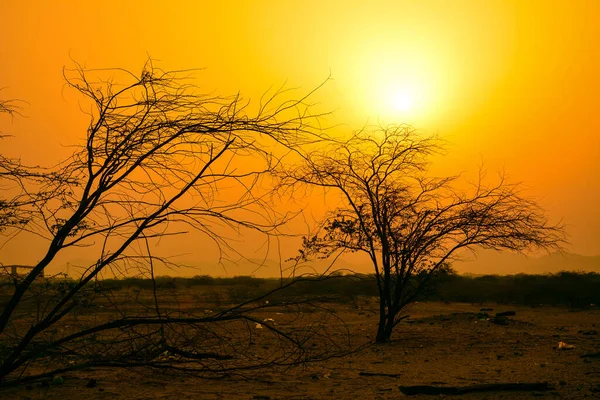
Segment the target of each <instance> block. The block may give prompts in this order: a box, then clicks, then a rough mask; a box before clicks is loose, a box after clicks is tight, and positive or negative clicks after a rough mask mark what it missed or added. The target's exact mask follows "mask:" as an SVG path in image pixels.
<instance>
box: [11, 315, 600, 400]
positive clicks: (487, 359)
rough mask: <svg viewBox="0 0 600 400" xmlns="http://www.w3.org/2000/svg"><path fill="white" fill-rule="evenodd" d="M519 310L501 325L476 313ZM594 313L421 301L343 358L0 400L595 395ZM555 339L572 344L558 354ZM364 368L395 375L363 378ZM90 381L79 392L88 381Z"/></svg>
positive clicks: (366, 319) (363, 334)
mask: <svg viewBox="0 0 600 400" xmlns="http://www.w3.org/2000/svg"><path fill="white" fill-rule="evenodd" d="M481 308H492V309H493V311H488V313H489V314H490V315H493V314H494V313H496V312H502V311H507V310H514V311H516V315H515V316H511V317H509V319H510V321H509V324H508V325H497V324H494V323H492V322H490V321H486V320H485V319H483V320H482V319H479V318H477V317H475V315H474V314H473V313H478V312H479V311H480V309H481ZM337 313H338V315H339V316H340V317H342V318H343V319H344V320H345V321H346V322H347V323H348V325H349V327H350V329H351V332H352V335H353V336H354V337H355V338H357V339H361V338H364V341H368V340H370V339H371V338H372V337H373V336H374V333H375V324H376V317H375V314H374V313H373V312H372V311H369V310H368V309H366V308H356V307H353V306H345V305H340V306H338V308H337ZM594 332H600V310H598V309H591V310H583V311H570V310H568V309H567V308H561V307H549V306H548V307H536V308H530V307H519V306H507V305H496V304H478V305H474V304H462V303H453V304H443V303H421V304H417V305H415V306H414V307H413V308H412V309H411V310H410V318H408V319H406V320H404V321H403V322H402V323H401V324H399V325H398V326H397V328H396V331H395V334H394V337H393V339H394V340H393V342H391V343H389V344H384V345H372V346H370V347H368V348H366V349H365V350H363V351H361V352H359V353H356V354H353V355H350V356H347V357H344V358H340V359H333V360H329V361H327V362H323V363H314V364H310V365H305V366H302V367H297V368H293V369H288V370H286V371H277V370H263V371H261V372H260V374H258V375H257V376H255V377H254V378H253V379H248V380H244V379H239V378H228V379H222V380H203V379H199V378H194V377H189V376H170V375H164V374H161V373H157V372H152V371H139V370H138V371H129V370H118V371H111V370H95V371H86V372H80V373H76V374H72V375H68V376H66V377H65V382H64V383H63V384H61V385H51V386H49V387H48V386H45V387H44V386H41V385H39V384H35V385H30V386H29V387H25V386H21V387H14V388H8V389H4V390H3V391H2V392H0V398H1V399H3V400H4V399H7V400H8V399H23V400H25V399H89V400H95V399H361V400H366V399H398V398H410V397H409V396H405V395H403V394H402V393H401V392H400V391H399V389H398V386H399V385H403V386H408V385H456V386H467V385H473V384H481V383H499V382H545V381H547V382H549V383H550V384H551V385H552V386H553V387H554V388H555V390H551V391H546V392H532V391H526V392H487V393H469V394H464V395H459V396H449V395H447V396H444V395H436V396H427V395H420V396H418V397H414V398H425V399H426V398H440V397H450V398H465V399H528V398H533V397H545V398H565V399H579V398H600V359H598V358H582V357H580V356H581V355H582V354H586V353H593V352H598V351H600V335H599V334H598V333H594ZM559 342H565V343H567V344H569V345H573V346H574V348H573V349H570V350H564V349H563V350H559V349H557V346H558V343H559ZM361 372H370V373H375V374H377V373H387V374H398V376H396V377H383V376H364V375H361V374H360V373H361ZM91 378H94V379H96V380H97V385H96V387H94V388H86V383H88V381H89V379H91Z"/></svg>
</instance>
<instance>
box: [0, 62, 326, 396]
mask: <svg viewBox="0 0 600 400" xmlns="http://www.w3.org/2000/svg"><path fill="white" fill-rule="evenodd" d="M188 75H189V72H186V71H180V72H166V71H162V70H160V69H158V68H155V67H154V66H153V65H152V62H148V63H147V64H146V65H145V66H144V68H143V70H142V72H141V74H140V75H135V74H133V73H131V72H129V71H125V70H120V69H112V70H86V69H84V68H83V67H81V66H80V65H76V68H75V69H74V70H65V79H66V82H67V85H68V87H69V88H71V89H74V90H76V91H77V92H79V93H80V94H81V95H83V97H84V98H85V99H86V101H87V102H86V103H85V104H89V105H91V109H90V112H89V115H90V119H91V121H90V124H89V127H88V128H87V133H86V140H85V144H84V145H83V146H80V147H76V150H75V152H74V153H73V155H72V157H70V158H69V159H68V160H66V161H65V162H63V163H61V164H60V165H59V166H58V167H57V168H56V169H55V170H53V171H51V172H48V173H46V175H45V176H51V177H56V178H57V179H41V180H39V181H37V182H36V183H37V184H38V186H39V187H37V188H36V189H35V190H33V189H31V187H32V186H31V182H30V183H24V182H23V180H22V179H20V176H19V174H20V172H19V171H20V169H19V166H18V165H17V164H15V163H6V162H5V161H2V162H3V163H4V164H3V166H2V168H4V171H6V172H7V174H6V177H7V179H12V180H13V181H17V182H18V183H19V186H20V188H21V190H22V192H21V193H20V195H19V199H20V200H19V202H18V204H17V203H14V202H13V203H10V202H8V203H6V204H4V203H3V209H5V210H8V211H9V212H12V211H14V210H18V211H19V212H21V213H25V214H26V215H27V218H26V221H25V220H23V221H22V223H21V222H19V219H20V218H21V217H20V216H18V215H16V216H15V215H13V216H11V215H8V217H6V218H5V219H3V221H2V225H3V226H10V225H15V224H18V225H19V229H20V232H28V233H30V234H35V235H38V236H41V237H43V238H45V239H47V241H48V246H47V249H46V250H45V253H44V254H43V256H42V257H41V259H40V261H39V262H38V263H37V264H36V265H35V266H34V268H33V269H32V270H31V272H30V273H28V274H27V275H26V276H24V277H22V278H20V279H17V280H15V281H14V287H13V289H14V290H12V293H8V292H7V291H5V292H4V293H5V294H3V295H2V296H1V297H0V306H1V313H0V385H1V384H7V383H10V382H13V383H14V382H18V381H23V380H31V379H36V378H39V377H43V376H49V375H52V374H55V373H60V372H64V371H70V370H76V369H81V368H85V367H91V366H128V367H129V366H152V367H156V368H165V367H171V368H179V369H181V370H183V371H195V372H215V373H223V372H224V371H234V370H238V369H240V368H253V367H256V366H260V365H265V364H269V363H275V364H281V365H286V364H289V363H293V362H297V361H298V360H300V359H302V358H306V359H308V358H313V357H314V358H319V357H322V356H324V354H326V353H327V350H323V349H324V347H323V346H320V349H321V350H320V351H319V352H315V351H304V350H302V348H303V347H302V345H303V343H305V342H306V341H307V340H309V339H308V338H313V339H314V338H316V337H319V336H323V343H325V342H328V341H327V338H328V334H325V333H324V332H320V328H319V327H315V326H312V325H310V324H308V325H304V327H303V328H302V329H291V328H290V329H291V330H288V331H285V329H284V328H283V326H284V325H280V326H278V327H276V326H274V325H272V324H269V323H266V324H264V325H265V327H266V328H267V329H265V331H268V332H270V333H271V334H272V335H273V337H274V339H273V340H276V342H277V343H279V344H280V346H279V347H278V348H279V349H282V350H281V351H277V352H273V353H271V355H270V356H265V355H262V356H260V357H259V356H255V355H254V353H253V352H250V351H248V349H244V350H242V349H240V348H239V347H240V345H239V343H238V345H236V344H235V342H233V341H231V340H228V338H229V339H230V338H231V337H232V336H234V332H235V331H236V330H239V329H246V330H247V331H248V330H250V331H251V329H250V324H255V323H259V320H258V319H257V317H254V316H252V312H254V311H256V310H257V309H262V308H264V307H265V304H264V302H263V303H262V304H260V305H257V303H256V302H247V303H244V304H241V305H235V306H232V307H229V308H226V309H223V310H220V311H219V312H217V313H213V314H210V315H207V314H203V313H202V314H201V315H198V314H197V310H195V309H187V308H182V307H181V306H180V305H176V306H173V305H171V306H164V305H163V304H162V303H161V301H162V300H164V298H161V296H160V295H159V291H157V290H153V291H152V293H153V294H152V295H149V297H148V298H146V299H140V298H138V297H123V295H121V294H118V293H117V294H115V293H112V292H110V291H107V290H105V289H104V288H103V283H102V281H101V280H99V278H100V277H102V276H103V274H105V273H107V271H109V272H111V273H112V274H114V275H117V276H118V275H120V274H126V273H127V271H130V270H131V269H133V270H135V271H138V273H145V275H146V276H147V277H149V278H152V279H153V278H154V270H155V268H156V264H159V263H164V264H167V265H171V262H170V260H169V259H168V258H161V257H158V256H156V255H153V252H152V248H153V245H154V244H155V242H156V240H158V239H159V238H161V237H165V236H167V235H175V234H180V233H182V232H184V231H185V230H188V229H195V230H198V231H200V232H203V233H204V234H206V235H207V237H208V238H210V239H211V240H212V241H213V242H214V243H215V244H216V245H217V246H218V247H219V249H220V250H221V252H227V251H228V250H229V251H235V249H233V248H232V247H231V246H229V243H228V241H227V239H226V237H224V236H222V233H223V232H225V231H226V230H228V229H229V230H234V231H236V230H237V231H241V230H244V229H251V230H254V231H259V232H262V233H264V234H266V235H269V234H271V233H276V232H277V227H278V226H279V225H280V224H282V223H283V222H285V220H286V218H287V216H286V215H285V214H279V213H276V212H275V211H274V210H273V207H271V204H270V203H269V200H270V199H269V198H267V197H264V196H266V194H265V193H264V191H261V190H260V189H261V188H260V182H261V177H262V176H263V174H264V173H266V172H268V171H270V170H271V169H272V168H273V166H274V165H275V164H276V163H277V162H278V161H279V160H278V159H277V158H276V157H275V156H274V155H273V153H272V152H271V151H270V149H272V148H273V147H274V146H281V145H284V146H291V144H294V145H299V144H302V143H303V142H305V141H307V142H310V141H313V140H315V139H316V138H317V137H316V136H314V132H317V130H316V129H315V127H314V126H313V124H314V123H316V121H317V120H318V118H319V115H311V114H310V104H308V103H307V100H308V96H310V93H309V94H308V95H307V96H304V97H302V98H300V99H296V100H291V101H287V100H279V99H280V98H282V96H284V95H285V91H283V90H278V91H276V92H275V93H272V94H271V95H269V96H266V97H264V98H263V99H261V102H260V104H259V105H258V106H257V110H256V112H255V113H253V114H252V115H251V113H250V112H249V110H248V107H249V104H248V103H247V102H244V101H243V100H242V99H241V98H240V97H239V96H234V97H231V98H223V97H214V96H206V95H201V94H198V93H197V88H195V87H194V86H193V85H191V84H190V83H189V82H190V81H189V77H188ZM5 105H6V104H5ZM7 110H10V108H7ZM3 160H6V159H3ZM30 177H31V176H30ZM34 177H35V176H34ZM2 179H4V175H3V176H2ZM225 192H226V193H227V196H225V195H224V194H223V193H225ZM40 193H43V194H44V195H43V196H40V195H39V194H40ZM11 210H12V211H11ZM74 247H86V248H87V252H88V257H94V260H95V261H94V262H93V263H91V264H90V265H87V266H85V268H83V270H82V272H81V276H80V277H79V278H78V279H76V280H65V281H62V282H57V281H49V282H46V283H41V284H39V283H38V282H37V281H36V278H38V277H40V276H41V275H42V272H43V271H44V268H46V267H47V266H48V265H49V264H50V263H51V262H52V261H53V260H54V259H55V258H56V256H57V255H58V254H59V253H61V252H64V251H65V250H67V249H69V248H74ZM155 289H156V288H155ZM261 299H264V297H260V298H259V299H257V301H259V300H261ZM142 300H143V301H142ZM171 300H172V299H171ZM99 307H105V308H106V309H108V310H109V311H104V312H100V311H101V309H100V308H99ZM252 326H253V325H252ZM311 326H312V328H311V329H308V327H311ZM250 342H251V340H249V341H248V343H250ZM282 343H284V344H287V345H285V346H284V345H283V344H282ZM286 346H287V347H286ZM290 346H291V347H290ZM290 349H293V350H290ZM257 357H258V358H257ZM175 364H176V365H175Z"/></svg>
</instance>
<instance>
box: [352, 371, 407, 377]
mask: <svg viewBox="0 0 600 400" xmlns="http://www.w3.org/2000/svg"><path fill="white" fill-rule="evenodd" d="M358 374H359V375H360V376H387V377H389V378H398V377H399V376H400V374H386V373H382V372H366V371H360V372H359V373H358Z"/></svg>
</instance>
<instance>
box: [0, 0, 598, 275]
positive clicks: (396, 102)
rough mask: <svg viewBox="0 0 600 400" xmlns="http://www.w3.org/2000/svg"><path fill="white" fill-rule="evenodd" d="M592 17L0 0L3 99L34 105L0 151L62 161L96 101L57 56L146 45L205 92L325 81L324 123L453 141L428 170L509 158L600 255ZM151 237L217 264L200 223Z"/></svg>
mask: <svg viewBox="0 0 600 400" xmlns="http://www.w3.org/2000/svg"><path fill="white" fill-rule="evenodd" d="M597 15H600V2H586V1H576V2H569V3H568V4H567V3H564V4H552V5H550V4H548V3H547V2H541V1H538V2H528V3H526V4H525V3H522V2H502V1H490V2H483V3H475V2H466V1H465V2H456V3H453V4H452V6H450V5H448V6H445V7H444V6H439V7H433V6H431V5H429V4H426V3H416V2H408V1H401V2H391V1H389V2H373V3H369V4H364V3H361V2H349V3H346V4H345V5H344V6H339V5H336V4H334V3H323V2H317V1H303V2H299V1H291V2H285V3H279V2H248V3H244V4H237V3H235V4H233V3H230V4H229V5H222V4H204V3H198V2H193V1H175V2H171V3H169V6H164V7H151V6H143V7H142V6H139V5H137V4H136V2H131V3H122V2H116V1H106V2H102V3H96V2H86V3H80V4H73V3H66V2H64V3H45V2H40V3H36V4H35V7H31V4H27V3H24V2H19V1H13V0H8V1H4V2H2V5H0V22H1V23H0V35H2V37H3V38H5V40H4V41H3V44H2V46H0V87H2V88H4V89H3V90H1V91H0V99H2V100H5V99H19V100H22V103H20V106H21V108H22V114H23V116H17V117H15V118H10V117H2V118H1V119H0V132H2V133H3V134H7V135H11V136H12V137H11V138H6V139H4V140H2V154H3V155H6V156H11V157H20V158H21V159H22V160H23V162H24V163H26V164H29V165H46V166H51V165H54V164H56V163H58V162H60V161H61V160H63V159H64V158H65V157H66V156H68V155H69V154H70V153H71V151H72V149H71V148H70V147H69V146H72V145H73V144H78V143H81V141H82V140H83V138H84V137H85V133H86V128H87V124H88V123H89V116H88V115H86V114H85V112H87V111H88V110H89V104H86V103H85V102H81V98H79V97H78V96H76V95H75V94H74V93H73V92H72V91H70V90H68V89H67V88H66V87H65V83H64V79H63V75H62V69H63V67H65V66H66V67H67V68H69V67H72V66H73V62H72V60H74V61H76V62H78V63H81V64H82V65H85V66H87V67H89V68H125V69H128V70H131V71H132V72H134V73H139V71H140V70H141V68H142V66H143V63H144V62H145V61H146V60H147V59H148V57H151V58H152V59H154V60H156V61H155V62H156V65H157V66H159V67H160V68H163V69H165V70H170V69H196V68H198V69H199V70H198V71H195V72H194V76H195V80H194V83H195V84H197V85H198V86H199V87H200V88H201V89H202V90H203V91H205V92H206V93H215V94H218V95H232V94H236V93H238V91H239V92H240V93H241V94H242V96H244V97H245V98H247V99H250V100H251V102H252V103H251V104H256V103H257V102H258V101H259V99H260V95H261V94H262V93H264V92H265V91H266V90H268V89H269V88H270V87H279V86H281V85H282V84H284V83H285V84H286V87H290V88H295V87H300V89H299V90H300V92H299V93H303V92H307V91H310V90H311V89H313V88H315V87H317V86H318V85H320V84H321V83H323V82H324V81H325V80H326V79H327V78H328V77H329V76H330V80H329V81H328V82H326V83H325V85H324V86H323V87H322V88H321V89H320V90H319V91H317V93H316V94H315V97H314V101H315V102H318V103H319V104H317V105H316V106H315V107H316V109H317V110H320V111H325V112H327V111H334V112H333V114H332V115H330V116H327V117H326V118H324V120H323V123H324V125H327V126H336V128H335V129H336V132H341V133H342V134H343V133H344V132H351V131H353V130H356V129H360V128H361V127H363V126H365V125H366V124H377V123H409V124H413V125H414V126H415V127H416V128H418V129H422V130H423V131H425V132H428V133H430V134H436V135H438V136H439V137H440V138H442V139H443V140H445V141H447V142H448V151H447V153H448V154H447V155H445V156H444V157H439V158H436V159H435V160H433V161H434V163H433V164H432V166H431V173H432V174H435V175H450V174H455V173H461V172H464V173H465V175H466V176H467V177H469V176H470V175H471V174H473V173H476V171H477V168H478V167H479V166H480V165H481V164H483V165H484V166H485V168H486V169H487V170H488V173H489V175H490V176H491V177H493V176H494V175H495V174H496V172H497V171H505V172H506V174H507V175H508V177H509V178H510V179H511V181H513V182H523V184H524V187H525V190H526V195H527V196H530V197H532V198H535V199H537V200H538V201H539V203H540V204H541V205H542V207H544V208H545V209H546V210H547V215H548V218H549V220H550V222H551V223H558V222H559V221H562V222H563V223H564V224H565V225H566V230H567V233H568V234H569V242H570V244H569V245H568V246H566V248H565V251H566V252H568V253H573V254H579V255H583V256H590V257H593V256H600V240H599V238H600V207H598V204H600V174H598V172H599V171H600V119H598V118H597V115H596V114H597V109H598V104H599V102H598V100H597V98H596V97H597V93H598V92H599V90H600V75H598V73H597V71H599V70H600V46H598V38H599V37H600V26H599V25H598V24H597V21H596V20H597V17H596V16H597ZM92 22H93V23H92ZM327 203H328V201H327V199H326V197H325V196H324V195H321V194H315V195H314V197H313V198H312V201H311V204H310V207H307V208H306V209H305V210H304V211H305V214H306V216H305V218H306V219H308V220H309V222H310V220H311V218H313V217H315V218H316V217H318V216H319V215H320V214H321V213H322V212H323V210H325V208H326V206H327ZM290 207H291V208H294V209H297V208H298V205H290ZM306 225H307V222H306V221H305V220H304V219H302V218H300V219H298V220H296V221H295V222H294V223H293V224H292V225H291V226H290V227H289V228H288V229H289V232H294V233H297V234H302V233H305V232H304V231H303V230H305V228H306ZM234 239H235V242H234V243H235V246H236V248H237V249H238V250H239V251H240V252H241V253H243V254H244V255H245V256H246V257H249V258H258V259H275V258H276V257H275V256H274V255H275V254H281V258H283V259H285V258H288V257H292V256H294V255H295V254H296V252H297V250H298V247H299V245H300V239H298V238H292V239H282V240H281V241H280V242H279V243H276V242H275V241H274V242H273V243H271V247H269V248H267V247H264V246H263V242H262V240H263V239H260V238H258V237H254V236H246V237H237V236H236V237H234ZM43 243H44V242H43V241H42V240H40V239H39V238H34V237H29V236H26V235H21V236H18V237H16V238H14V239H13V240H11V241H9V242H8V243H7V244H5V245H4V246H2V247H0V262H1V263H3V264H34V263H36V262H37V261H39V259H40V258H41V257H42V255H43V251H44V245H43ZM155 250H156V251H157V253H159V254H162V255H169V256H175V257H176V258H177V259H178V260H187V261H189V260H193V262H197V263H199V264H201V265H217V261H218V252H217V250H216V248H215V247H214V245H213V244H211V242H210V241H207V240H206V239H205V238H202V236H201V235H198V234H193V235H187V236H185V238H184V239H181V238H165V239H164V240H162V241H161V242H160V243H159V244H157V247H156V249H155ZM85 252H86V250H85V249H76V250H74V251H72V252H66V253H65V254H63V255H61V256H60V257H59V258H58V259H57V260H56V262H55V263H54V264H53V265H54V266H58V265H65V264H66V263H67V262H69V260H77V259H86V258H85ZM507 257H508V258H506V260H509V259H511V260H513V261H514V260H516V259H514V258H510V257H509V256H507ZM497 258H498V257H497ZM499 258H502V257H501V256H499ZM513 261H511V262H513ZM499 263H500V262H498V263H496V258H494V257H491V258H490V259H489V260H488V264H487V267H486V266H485V265H484V263H483V262H480V261H476V262H473V263H471V264H468V263H463V265H462V267H461V268H466V269H467V270H469V271H470V272H473V271H471V270H475V271H477V270H479V269H481V273H486V270H484V269H486V268H487V269H492V270H494V271H501V270H502V267H501V266H500V264H499ZM522 265H523V268H526V266H525V265H526V263H523V264H522ZM51 268H53V267H51ZM513 270H514V269H513V268H512V266H506V271H513ZM522 272H528V271H522ZM215 273H216V272H215ZM473 273H474V272H473Z"/></svg>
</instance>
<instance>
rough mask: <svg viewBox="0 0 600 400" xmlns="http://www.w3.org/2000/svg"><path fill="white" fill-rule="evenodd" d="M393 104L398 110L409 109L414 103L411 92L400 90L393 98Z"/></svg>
mask: <svg viewBox="0 0 600 400" xmlns="http://www.w3.org/2000/svg"><path fill="white" fill-rule="evenodd" d="M392 104H393V106H394V108H395V109H396V110H398V111H409V110H410V109H411V108H412V107H413V105H414V99H413V97H412V96H411V95H410V94H409V93H406V92H398V93H396V95H395V96H394V98H393V99H392Z"/></svg>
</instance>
